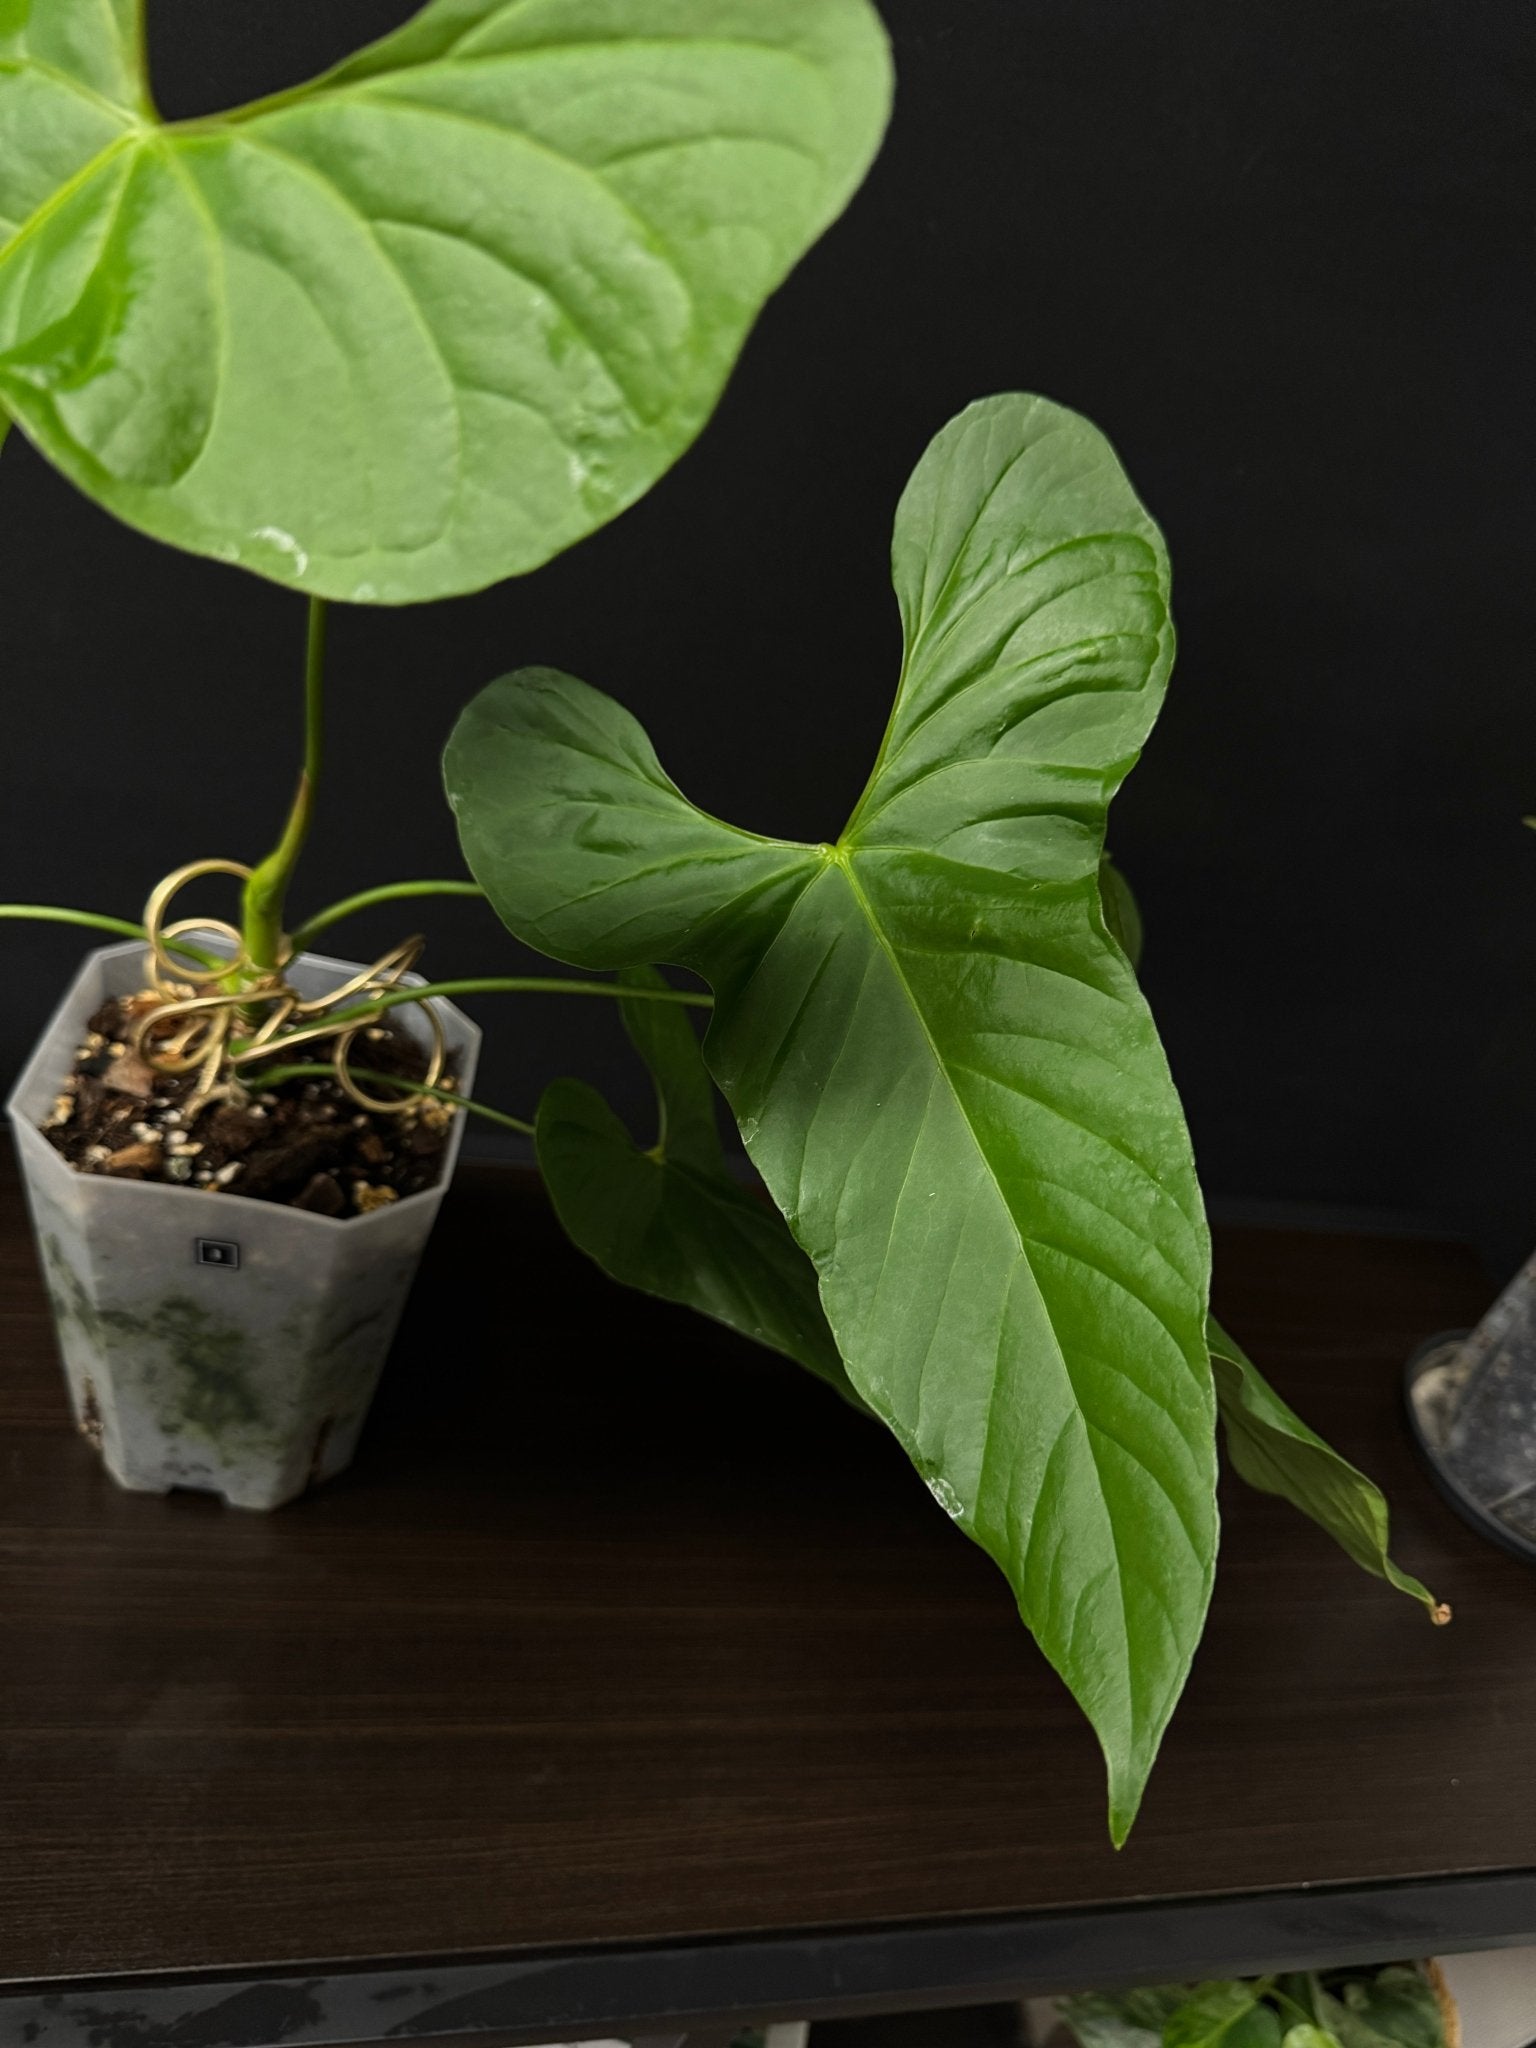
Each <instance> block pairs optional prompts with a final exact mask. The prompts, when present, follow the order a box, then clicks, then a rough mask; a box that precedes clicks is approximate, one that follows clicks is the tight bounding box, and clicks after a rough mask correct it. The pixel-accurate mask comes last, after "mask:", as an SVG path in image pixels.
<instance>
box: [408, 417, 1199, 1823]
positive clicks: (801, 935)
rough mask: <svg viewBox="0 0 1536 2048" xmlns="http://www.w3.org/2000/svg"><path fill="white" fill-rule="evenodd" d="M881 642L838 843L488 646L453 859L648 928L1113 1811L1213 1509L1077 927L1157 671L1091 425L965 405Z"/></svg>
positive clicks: (1184, 1185) (587, 956)
mask: <svg viewBox="0 0 1536 2048" xmlns="http://www.w3.org/2000/svg"><path fill="white" fill-rule="evenodd" d="M893 561H894V568H895V577H896V586H897V593H898V597H899V600H900V604H901V611H902V618H903V622H904V625H905V629H906V643H907V651H906V660H905V664H904V667H903V673H902V679H901V685H900V689H899V691H898V694H897V698H896V704H895V709H894V711H893V713H892V718H891V723H890V727H889V729H888V731H887V733H886V736H885V740H884V743H883V744H882V747H881V750H880V755H879V759H878V762H877V765H876V769H875V772H874V774H873V776H872V777H871V779H870V783H869V786H868V788H867V789H866V790H865V793H864V795H863V797H862V799H861V800H860V802H859V804H858V806H857V807H856V809H855V811H854V814H853V817H852V819H851V821H850V823H849V825H848V827H847V829H846V830H845V832H844V833H843V835H842V837H841V838H840V839H839V840H838V841H837V843H836V844H835V845H822V846H804V845H797V844H792V843H789V842H786V841H779V840H770V839H762V838H758V837H756V836H754V835H752V834H750V833H745V832H741V831H738V830H736V829H734V828H733V827H731V826H728V825H725V824H722V823H720V822H719V821H718V820H716V819H713V818H710V817H708V816H706V815H705V814H704V813H702V812H700V811H698V810H697V809H695V808H694V806H693V805H692V804H690V803H689V802H688V801H687V799H686V798H684V797H683V796H682V795H681V794H680V793H679V791H678V790H677V788H676V787H675V785H674V784H673V783H672V782H670V781H669V780H668V778H667V777H666V775H665V774H664V773H663V772H662V770H661V768H660V767H659V766H658V764H657V762H656V759H655V756H654V754H653V753H652V751H651V749H650V746H649V744H648V742H647V741H646V738H645V735H644V734H643V733H642V732H641V730H640V728H639V727H638V726H637V725H636V723H635V721H634V720H633V719H632V718H631V717H630V716H629V715H628V714H627V713H626V712H625V711H623V710H622V709H620V707H619V706H618V705H617V704H615V703H613V702H612V700H611V699H608V698H605V697H603V696H601V695H600V694H599V693H598V692H597V691H595V690H591V689H589V688H587V686H586V685H584V684H582V683H578V682H575V681H573V680H572V679H571V678H569V677H564V676H560V675H557V674H554V673H553V672H550V671H547V670H539V671H531V672H527V673H525V674H523V675H520V676H514V677H509V678H507V679H506V680H504V681H503V682H500V683H496V684H493V685H492V686H491V687H490V688H489V689H488V690H487V691H485V692H484V693H483V694H482V695H481V697H480V698H478V699H477V700H476V702H475V703H474V704H473V705H472V706H471V708H470V710H469V711H468V712H467V713H466V714H465V716H464V718H463V719H462V720H461V722H460V725H459V727H458V729H457V731H456V732H455V734H454V737H453V740H452V742H451V743H450V747H449V751H448V762H447V776H448V786H449V791H450V795H451V798H452V801H453V803H454V805H455V807H456V809H457V811H458V813H459V818H460V824H461V830H462V836H463V841H464V846H465V851H466V853H467V855H468V858H469V862H470V865H471V867H472V869H473V870H474V873H475V875H476V878H477V879H478V880H479V881H480V882H481V883H482V885H483V886H484V887H485V889H486V891H487V894H488V895H489V897H490V899H491V901H492V903H493V904H494V905H495V906H496V908H497V909H498V910H499V911H500V913H501V915H502V916H503V918H504V919H505V920H506V922H507V923H508V924H509V925H510V926H511V928H512V929H513V930H514V931H515V932H516V933H517V934H518V935H519V936H520V937H522V938H524V939H525V940H527V941H529V942H530V943H532V944H534V945H537V946H539V947H541V948H542V949H543V950H544V951H546V952H548V953H552V954H554V955H555V956H556V957H558V958H560V959H563V960H570V961H581V962H584V963H585V964H587V965H589V966H599V965H601V966H609V967H618V966H624V965H633V964H638V963H640V962H643V961H647V960H670V961H674V962H677V963H678V964H681V965H684V966H690V967H694V968H696V969H697V970H698V971H699V972H700V973H702V974H703V975H704V976H705V977H706V978H707V979H708V980H709V981H710V982H711V984H712V985H713V987H714V989H715V993H716V1011H715V1017H714V1021H713V1023H712V1025H711V1028H710V1033H709V1038H708V1040H707V1043H706V1055H707V1057H708V1060H709V1063H710V1067H711V1070H712V1071H713V1073H714V1075H715V1077H716V1079H717V1080H718V1081H719V1082H720V1084H721V1086H722V1088H723V1089H724V1091H725V1093H726V1096H727V1098H728V1099H729V1101H730V1103H731V1106H732V1108H733V1110H734V1111H735V1114H736V1118H737V1121H738V1123H739V1125H740V1127H741V1131H742V1134H743V1137H744V1138H745V1140H746V1142H747V1145H748V1148H749V1150H750V1152H751V1155H752V1157H753V1159H754V1161H755V1163H756V1164H757V1166H758V1169H759V1171H760V1172H761V1173H762V1175H763V1178H764V1180H765V1181H766V1182H767V1184H768V1187H769V1189H770V1190H771V1191H772V1193H773V1196H774V1199H775V1200H776V1201H777V1202H778V1204H779V1206H780V1208H781V1209H782V1210H783V1212H784V1214H785V1216H786V1217H787V1219H788V1221H789V1224H790V1227H791V1229H792V1230H793V1231H794V1234H795V1236H796V1238H797V1240H798V1241H799V1243H800V1244H801V1245H802V1246H803V1247H804V1248H805V1250H806V1251H807V1252H808V1253H809V1254H810V1256H811V1258H812V1260H813V1261H814V1263H815V1265H816V1268H817V1271H818V1273H819V1276H820V1283H821V1295H822V1301H823V1304H824V1306H825V1308H826V1312H827V1317H828V1320H829V1322H830V1323H831V1325H832V1328H833V1330H834V1331H835V1333H836V1336H837V1340H838V1345H839V1348H840V1350H841V1352H842V1355H843V1357H844V1359H845V1360H846V1362H847V1366H848V1372H849V1377H850V1378H851V1379H852V1381H853V1383H854V1385H855V1386H856V1387H857V1389H858V1391H859V1393H860V1394H861V1395H862V1396H863V1397H864V1399H865V1401H866V1402H868V1404H869V1405H870V1406H871V1407H872V1408H873V1409H874V1410H875V1411H876V1412H877V1413H878V1414H879V1415H880V1416H881V1417H882V1418H883V1419H884V1420H885V1421H886V1422H887V1423H888V1424H889V1426H890V1428H891V1429H892V1430H893V1431H894V1433H895V1434H896V1436H897V1437H898V1438H899V1439H900V1441H901V1442H902V1444H903V1445H904V1446H905V1447H906V1449H907V1451H908V1453H909V1454H910V1456H911V1458H912V1460H913V1462H914V1463H915V1464H916V1466H917V1468H918V1470H919V1471H920V1472H921V1473H922V1475H923V1477H924V1478H925V1479H926V1480H927V1482H928V1485H929V1487H930V1489H931V1490H932V1492H933V1493H934V1495H935V1496H936V1498H937V1499H938V1500H939V1501H940V1503H941V1504H942V1505H943V1506H944V1508H945V1510H946V1511H947V1512H948V1513H949V1514H950V1515H951V1516H952V1517H953V1518H954V1519H955V1520H956V1521H957V1522H958V1523H959V1524H960V1526H961V1527H962V1528H963V1529H965V1530H966V1532H967V1533H968V1534H970V1535H971V1536H973V1537H974V1538H975V1539H976V1541H977V1542H979V1543H981V1544H982V1545H983V1546H984V1547H985V1548H986V1549H987V1550H988V1551H989V1552H990V1553H991V1555H992V1556H993V1557H994V1558H996V1560H997V1561H998V1563H999V1564H1001V1565H1002V1567H1003V1569H1004V1570H1005V1571H1006V1572H1007V1574H1008V1576H1009V1578H1010V1580H1011V1582H1012V1585H1013V1588H1014V1591H1015V1594H1016V1595H1017V1598H1018V1601H1019V1607H1020V1611H1021V1613H1022V1615H1023V1617H1024V1620H1025V1621H1026V1623H1027V1624H1028V1626H1029V1628H1030V1629H1031V1630H1032V1631H1033V1633H1034V1634H1035V1636H1036V1638H1037V1640H1038V1641H1039V1642H1040V1644H1041V1646H1042V1648H1043V1649H1044V1650H1045V1652H1046V1655H1047V1656H1048V1657H1049V1658H1050V1659H1051V1661H1052V1662H1053V1663H1054V1664H1055V1666H1056V1668H1057V1669H1058V1671H1060V1672H1061V1674H1062V1675H1063V1677H1064V1678H1065V1679H1066V1681H1067V1683H1068V1684H1069V1685H1070V1686H1071V1687H1072V1689H1073V1691H1074V1692H1075V1693H1076V1695H1077V1697H1078V1699H1079V1700H1080V1701H1081V1703H1082V1705H1083V1707H1084V1708H1085V1710H1086V1711H1087V1713H1088V1715H1089V1717H1090V1719H1091V1720H1092V1722H1093V1724H1094V1726H1095V1728H1096V1729H1097V1731H1098V1733H1099V1737H1100V1740H1101V1742H1102V1744H1103V1747H1104V1751H1105V1756H1106V1759H1107V1761H1108V1765H1109V1774H1110V1811H1111V1827H1112V1831H1113V1833H1114V1835H1115V1837H1116V1838H1117V1839H1123V1837H1124V1835H1125V1833H1126V1831H1127V1829H1128V1828H1129V1826H1130V1822H1131V1819H1132V1817H1133V1815H1134V1813H1135V1810H1136V1806H1137V1803H1138V1801H1139V1799H1140V1796H1141V1792H1142V1788H1143V1785H1144V1783H1145V1780H1146V1776H1147V1773H1148V1771H1149V1770H1150V1768H1151V1765H1152V1761H1153V1757H1154V1755H1155V1753H1156V1750H1157V1745H1158V1741H1159V1739H1160V1737H1161V1734H1162V1731H1163V1728H1164V1726H1165V1725H1166V1723H1167V1720H1168V1717H1169V1715H1170V1713H1171V1712H1172V1710H1173V1706H1174V1703H1175V1701H1176V1699H1177V1697H1178V1694H1179V1691H1180V1688H1181V1687H1182V1685H1183V1682H1184V1678H1185V1675H1186V1673H1187V1671H1188V1667H1189V1661H1190V1658H1191V1655H1192V1654H1193V1650H1194V1646H1195V1643H1196V1641H1197V1639H1198V1637H1199V1633H1200V1628H1201V1624H1202V1621H1203V1618H1204V1613H1205V1607H1206V1602H1207V1599H1208V1596H1209V1589H1210V1581H1211V1573H1212V1567H1213V1563H1214V1557H1215V1547H1216V1520H1215V1501H1214V1491H1215V1447H1214V1440H1213V1433H1214V1401H1213V1396H1212V1391H1211V1381H1210V1366H1209V1360H1208V1356H1207V1352H1206V1347H1205V1338H1204V1321H1205V1296H1206V1287H1207V1279H1208V1268H1209V1247H1208V1241H1207V1236H1206V1229H1205V1221H1204V1214H1203V1210H1202V1208H1201V1203H1200V1198H1199V1192H1198V1189H1197V1187H1196V1183H1195V1176H1194V1168H1193V1164H1192V1161H1191V1158H1190V1152H1189V1144H1188V1139H1187V1136H1186V1134H1185V1130H1184V1125H1183V1120H1182V1117H1181V1115H1180V1111H1179V1105H1178V1100H1177V1098H1176V1096H1175V1094H1174V1091H1173V1087H1172V1084H1171V1082H1170V1080H1169V1076H1168V1071H1167V1067H1166V1064H1165V1062H1164V1059H1163V1055H1162V1051H1161V1048H1160V1046H1159V1044H1158V1041H1157V1035H1156V1032H1155V1030H1154V1028H1153V1025H1152V1020H1151V1018H1150V1016H1149V1014H1148V1012H1147V1009H1146V1006H1145V1004H1144V1002H1143V1000H1142V998H1141V995H1140V992H1139V990H1138V988H1137V986H1136V981H1135V977H1134V974H1133V973H1132V971H1131V968H1130V966H1129V964H1128V963H1127V961H1126V959H1125V956H1124V954H1123V953H1122V951H1121V950H1120V948H1119V947H1118V946H1117V945H1116V944H1115V943H1114V942H1113V940H1112V939H1111V938H1110V937H1109V934H1108V932H1107V930H1106V927H1105V923H1104V916H1103V911H1102V907H1101V903H1100V898H1099V886H1098V870H1099V859H1100V854H1101V850H1102V843H1103V831H1104V814H1105V808H1106V806H1107V804H1108V801H1109V799H1110V797H1111V796H1112V794H1113V792H1114V790H1115V788H1116V787H1117V786H1118V784H1119V782H1120V780H1121V778H1122V777H1123V776H1124V774H1125V773H1126V771H1127V769H1128V768H1129V767H1130V766H1131V764H1132V763H1133V762H1134V760H1135V759H1136V756H1137V753H1138V750H1139V749H1140V746H1141V744H1142V741H1143V740H1144V738H1145V736H1146V733H1147V731H1148V729H1149V727H1150V725H1151V723H1152V720H1153V717H1154V716H1155V714H1156V711H1157V708H1158V705H1159V703H1160V702H1161V698H1162V694H1163V688H1164V683H1165V680H1166V676H1167V671H1168V666H1169V663H1170V660H1171V656H1172V635H1171V630H1170V627H1169V622H1168V610H1167V561H1166V556H1165V553H1164V550H1163V546H1162V542H1161V539H1160V537H1159V535H1158V533H1157V530H1156V528H1155V527H1154V526H1153V525H1152V523H1151V521H1150V520H1149V519H1148V518H1147V516H1146V514H1145V512H1144V511H1143V510H1142V508H1141V507H1140V505H1139V504H1138V503H1137V501H1136V499H1135V497H1134V495H1133V494H1132V492H1131V490H1130V487H1129V485H1128V484H1127V483H1126V481H1125V478H1124V476H1123V475H1122V473H1121V471H1120V469H1119V466H1118V465H1117V463H1116V462H1115V459H1114V456H1113V453H1112V452H1111V450H1110V448H1109V446H1108V444H1107V443H1106V442H1105V441H1104V440H1103V438H1102V437H1101V436H1100V435H1099V434H1098V433H1097V432H1096V431H1095V430H1094V429H1093V428H1092V427H1091V426H1089V425H1088V423H1087V422H1086V421H1084V420H1082V419H1079V418H1078V417H1077V416H1076V415H1074V414H1071V413H1068V412H1065V411H1063V410H1062V409H1060V408H1059V407H1056V406H1052V405H1050V404H1048V403H1046V402H1045V401H1044V400H1041V399H1036V398H1028V397H1003V398H997V399H991V400H988V401H985V402H984V403H982V404H979V405H976V406H973V407H971V408H970V409H969V411H967V412H966V413H964V414H962V415H961V417H960V418H959V419H958V420H956V421H955V422H953V423H952V424H951V425H950V426H949V427H948V428H946V429H945V431H944V432H943V433H942V434H941V435H940V436H939V437H938V439H937V441H936V442H935V443H934V444H933V446H932V447H931V448H930V450H929V451H928V454H927V455H926V456H925V457H924V459H923V461H922V463H921V464H920V465H919V467H918V470H917V472H916V474H915V475H914V477H913V479H912V482H911V484H910V485H909V487H908V489H907V491H906V494H905V495H904V497H903V500H902V504H901V508H900V510H899V512H898V515H897V521H896V533H895V541H894V549H893Z"/></svg>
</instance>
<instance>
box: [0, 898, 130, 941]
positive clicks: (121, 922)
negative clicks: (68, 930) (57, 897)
mask: <svg viewBox="0 0 1536 2048" xmlns="http://www.w3.org/2000/svg"><path fill="white" fill-rule="evenodd" d="M0 917H29V918H41V919H44V920H45V921H46V922H48V923H50V924H85V925H89V926H90V927H91V929H92V930H93V931H98V932H116V934H117V936H118V937H119V938H120V939H142V938H143V936H144V927H143V925H141V924H131V923H130V922H129V921H128V919H127V918H126V917H103V916H102V915H100V914H99V913H98V912H97V911H94V910H64V909H61V908H60V907H59V906H58V905H57V904H54V903H0Z"/></svg>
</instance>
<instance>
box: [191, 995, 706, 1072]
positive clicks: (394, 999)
mask: <svg viewBox="0 0 1536 2048" xmlns="http://www.w3.org/2000/svg"><path fill="white" fill-rule="evenodd" d="M483 995H527V996H608V997H609V998H611V999H614V1000H617V1001H621V1002H628V1001H631V1000H632V1001H635V1002H640V1003H681V1004H683V1005H684V1007H685V1008H688V1009H694V1010H712V1009H713V1008H714V1007H715V999H714V997H713V996H711V995H705V994H703V993H702V992H700V991H695V990H693V989H686V988H631V987H629V986H628V985H627V984H625V983H622V982H617V981H566V980H559V979H556V978H554V977H552V976H544V975H512V976H510V977H508V976H495V977H491V978H485V977H476V978H475V979H473V980H470V981H433V982H428V983H427V984H426V985H425V986H424V987H422V988H392V989H390V990H389V992H388V993H387V994H386V995H381V996H373V997H371V998H370V999H369V1000H368V1001H367V1002H365V1003H358V1004H356V1005H355V1006H354V1007H353V1008H352V1009H350V1010H331V1011H328V1012H327V1014H326V1016H325V1019H324V1035H325V1036H326V1037H330V1036H331V1035H332V1034H333V1033H335V1032H338V1031H342V1030H345V1029H346V1028H347V1027H348V1026H349V1025H355V1024H371V1023H372V1022H373V1020H374V1019H375V1018H376V1017H382V1016H383V1014H384V1012H385V1011H386V1010H394V1009H398V1008H399V1006H400V1005H401V1004H402V1003H424V1002H427V1001H429V1000H430V999H431V998H432V997H433V996H483ZM319 1036H320V1030H319V1027H317V1026H306V1027H304V1028H303V1029H302V1030H300V1031H295V1032H291V1033H285V1034H284V1035H283V1036H281V1037H279V1038H273V1039H270V1040H269V1041H268V1043H267V1045H266V1046H265V1048H264V1050H265V1051H267V1052H270V1053H280V1052H282V1051H283V1050H284V1048H285V1047H287V1046H289V1045H303V1044H309V1043H312V1042H313V1041H314V1039H315V1038H317V1037H319ZM249 1043H250V1041H249V1040H248V1039H239V1040H236V1041H234V1042H233V1043H232V1044H231V1046H230V1051H231V1053H233V1054H235V1055H236V1056H238V1055H240V1054H241V1053H243V1052H245V1051H246V1050H247V1048H248V1046H249Z"/></svg>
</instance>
